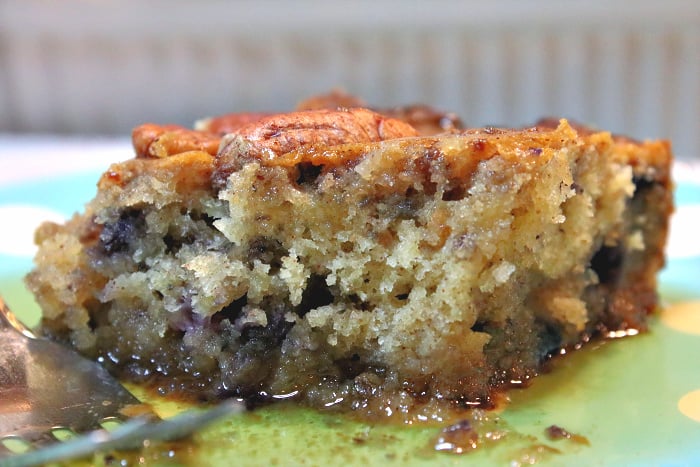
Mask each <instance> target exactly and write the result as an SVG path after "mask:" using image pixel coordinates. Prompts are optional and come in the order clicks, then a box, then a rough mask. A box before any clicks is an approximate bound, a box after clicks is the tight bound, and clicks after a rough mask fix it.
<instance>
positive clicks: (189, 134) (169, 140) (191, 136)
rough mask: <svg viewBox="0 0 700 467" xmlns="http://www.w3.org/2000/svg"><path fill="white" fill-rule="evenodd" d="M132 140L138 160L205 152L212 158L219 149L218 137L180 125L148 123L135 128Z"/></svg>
mask: <svg viewBox="0 0 700 467" xmlns="http://www.w3.org/2000/svg"><path fill="white" fill-rule="evenodd" d="M131 140H132V143H133V145H134V150H135V151H136V157H138V158H159V159H160V158H164V157H168V156H173V155H175V154H180V153H183V152H187V151H204V152H207V153H209V154H211V155H212V156H214V155H216V152H217V150H218V149H219V142H220V137H219V136H218V135H215V134H212V133H208V132H204V131H196V130H190V129H187V128H183V127H181V126H178V125H154V124H152V123H146V124H144V125H141V126H139V127H136V128H134V131H133V132H132V133H131Z"/></svg>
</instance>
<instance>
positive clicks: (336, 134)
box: [214, 108, 418, 187]
mask: <svg viewBox="0 0 700 467" xmlns="http://www.w3.org/2000/svg"><path fill="white" fill-rule="evenodd" d="M409 136H418V132H417V131H416V130H415V128H413V127H412V126H411V125H409V124H408V123H406V122H403V121H401V120H397V119H395V118H390V117H386V116H384V115H381V114H378V113H376V112H372V111H371V110H367V109H363V108H353V109H337V110H328V109H321V110H311V111H299V112H291V113H286V114H279V115H273V116H271V117H267V118H263V119H262V120H259V121H257V122H255V123H252V124H250V125H245V126H243V127H241V128H239V129H238V130H236V131H235V132H233V133H231V134H228V135H226V136H225V137H224V138H223V141H222V145H221V150H220V151H219V153H218V155H217V158H216V171H215V175H214V182H215V184H216V185H217V186H219V187H222V186H223V185H224V184H225V181H226V179H228V176H229V175H230V174H231V173H233V172H234V171H236V170H237V169H238V168H239V166H240V163H241V161H242V160H250V159H261V160H271V159H274V158H276V157H279V156H281V155H283V154H286V153H288V152H290V151H293V150H296V149H300V148H304V147H314V148H319V149H320V148H323V147H329V146H336V145H339V144H346V143H370V142H377V141H384V140H387V139H395V138H402V137H409Z"/></svg>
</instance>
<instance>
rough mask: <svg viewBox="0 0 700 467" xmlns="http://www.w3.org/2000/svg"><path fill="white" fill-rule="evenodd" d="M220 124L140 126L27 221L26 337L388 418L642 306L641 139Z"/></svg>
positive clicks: (207, 382)
mask: <svg viewBox="0 0 700 467" xmlns="http://www.w3.org/2000/svg"><path fill="white" fill-rule="evenodd" d="M225 120H226V122H228V123H226V125H228V126H226V128H227V131H229V132H228V133H227V134H226V135H225V136H223V137H222V136H221V132H220V131H213V130H211V129H212V128H223V127H224V126H225V125H223V124H221V125H219V126H218V127H217V124H216V122H217V121H219V122H221V121H224V120H217V119H211V120H208V121H206V122H202V123H200V124H199V128H200V130H197V131H194V130H187V129H184V128H180V127H156V126H144V127H140V128H139V129H137V130H135V133H134V145H135V149H136V156H137V157H136V158H134V159H132V160H130V161H127V162H124V163H121V164H115V165H113V166H112V167H111V168H110V169H109V170H108V171H107V172H106V173H105V174H104V175H103V177H102V178H101V180H100V182H99V185H98V188H99V189H98V193H97V196H96V197H95V199H94V200H93V201H91V202H90V203H89V204H88V205H87V207H86V210H85V213H84V214H79V215H76V216H75V217H74V218H73V219H72V220H70V221H69V222H68V223H67V224H66V225H57V224H45V225H44V226H42V227H41V229H40V230H39V231H38V233H37V242H38V244H39V245H40V251H39V254H38V255H37V258H36V264H37V267H36V269H35V270H34V271H33V272H32V273H31V274H30V276H29V277H28V284H29V286H30V288H31V289H32V290H33V291H34V293H35V294H36V297H37V300H38V301H39V303H40V305H41V307H42V309H43V313H44V319H43V323H42V326H43V329H44V331H45V332H46V333H47V334H49V335H51V336H53V337H55V338H58V339H61V340H65V341H67V342H69V343H71V344H72V345H73V346H75V347H76V348H78V349H79V350H81V351H82V352H84V353H86V354H89V355H91V356H93V357H96V358H100V359H102V360H103V361H104V362H105V363H106V364H107V365H109V366H110V367H111V368H113V369H114V370H115V371H119V372H121V373H122V374H124V375H127V376H129V377H131V378H135V379H138V380H148V379H151V378H152V377H154V376H159V377H160V378H159V383H160V384H161V388H162V390H163V391H171V390H181V389H186V390H188V391H193V392H195V393H197V394H200V395H201V396H203V397H225V396H240V397H247V398H255V399H264V400H268V399H269V400H272V399H275V398H294V399H297V400H300V401H302V402H304V403H306V404H310V405H312V406H315V407H343V408H347V409H354V410H357V411H360V412H364V413H366V414H368V415H369V414H383V415H388V414H403V415H401V416H405V417H409V416H413V415H410V414H414V415H415V413H416V412H417V411H420V410H428V412H430V410H435V404H441V403H445V402H446V403H449V404H458V405H460V404H461V405H469V404H472V403H476V404H488V401H489V397H490V395H491V391H492V390H493V389H494V388H499V387H503V386H505V385H508V384H511V383H513V382H519V381H526V380H527V379H529V378H530V377H532V376H534V375H535V374H536V373H537V371H538V369H539V368H540V366H541V364H542V362H543V361H544V360H545V359H546V358H547V356H548V355H549V354H550V353H551V352H553V351H555V350H557V349H559V348H561V347H567V346H576V345H578V344H580V343H581V342H584V341H586V340H588V339H589V338H590V337H591V336H593V335H596V334H598V333H601V331H608V330H619V329H626V328H629V327H633V328H639V329H643V328H644V327H645V323H646V316H647V314H648V313H650V312H651V311H652V310H653V308H654V307H655V304H656V292H655V288H656V279H655V277H656V272H657V271H658V269H659V268H660V267H661V266H662V265H663V260H664V256H663V246H664V243H665V238H666V231H667V221H668V216H669V213H670V211H671V209H672V198H671V190H670V179H669V165H670V161H671V154H670V148H669V145H668V144H667V143H665V142H648V143H637V142H632V141H629V140H621V139H614V138H613V137H611V135H610V134H608V133H604V132H602V133H596V132H590V131H587V130H584V129H579V131H577V130H576V129H574V128H572V127H571V126H570V125H569V124H568V123H567V122H566V121H561V122H559V123H558V124H557V125H556V126H555V127H553V126H552V125H544V124H543V125H540V126H537V127H533V128H529V129H522V130H506V129H480V130H457V129H456V128H450V129H448V131H446V132H444V133H441V134H439V135H432V136H429V135H425V134H419V132H418V131H417V130H415V129H414V128H413V126H412V125H410V124H408V123H406V122H405V121H404V120H401V119H398V118H393V117H389V116H386V115H382V114H379V113H376V112H372V111H370V110H367V109H362V108H349V109H346V108H340V109H332V110H328V109H321V110H299V111H296V112H293V113H289V114H281V115H257V116H255V117H250V116H242V117H241V118H238V119H237V118H235V117H232V116H228V117H226V119H225ZM231 122H238V123H231ZM214 147H216V149H214ZM426 407H428V408H430V409H426ZM407 414H409V415H407ZM427 416H430V414H428V415H427Z"/></svg>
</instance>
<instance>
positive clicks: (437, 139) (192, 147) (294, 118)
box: [132, 91, 671, 188]
mask: <svg viewBox="0 0 700 467" xmlns="http://www.w3.org/2000/svg"><path fill="white" fill-rule="evenodd" d="M362 104H364V103H363V102H362V101H360V100H359V99H357V98H355V97H353V96H349V95H347V94H344V93H341V92H338V91H335V92H332V93H330V94H327V95H322V96H317V97H314V98H311V99H308V100H306V101H303V102H302V103H301V104H300V105H299V106H298V108H299V109H300V110H296V111H294V112H289V113H279V114H266V113H239V114H228V115H224V116H220V117H215V118H210V119H206V120H202V121H200V122H198V123H197V125H196V129H188V128H184V127H181V126H177V125H155V124H145V125H141V126H139V127H137V128H136V129H134V131H133V134H132V138H133V145H134V149H135V152H136V157H137V159H164V158H168V157H171V156H175V155H180V156H183V155H187V154H188V153H192V155H193V157H194V158H195V159H194V160H197V161H198V163H200V162H201V161H202V160H203V159H202V157H204V160H206V157H209V158H213V159H211V160H212V162H213V167H212V171H213V172H212V183H213V185H214V188H221V187H223V186H224V185H225V183H226V180H227V179H228V176H229V175H230V174H231V173H232V172H234V171H236V170H237V169H238V168H239V167H240V166H241V164H243V163H245V161H249V160H258V161H260V162H261V163H263V164H266V165H277V166H286V167H291V166H294V165H297V164H302V163H308V164H311V165H315V166H327V167H338V166H340V165H346V166H348V165H354V164H356V163H357V162H358V161H359V159H361V158H363V157H366V156H368V155H372V154H378V153H379V152H381V156H382V157H383V158H386V159H387V163H395V162H396V161H397V160H399V159H406V158H410V159H413V160H414V161H415V160H418V159H421V160H422V162H421V164H423V165H425V166H426V167H427V166H428V164H430V163H432V162H431V161H434V160H437V159H442V160H443V161H445V166H446V167H447V169H448V172H450V176H454V177H467V176H469V175H470V174H471V172H472V171H473V170H474V168H475V167H476V165H477V164H478V162H479V161H482V160H486V159H489V158H491V157H493V156H494V155H497V154H499V155H502V156H503V157H506V158H508V157H517V158H519V159H520V160H522V159H523V158H526V159H528V160H529V162H528V163H544V162H546V161H547V160H548V159H549V155H550V153H551V151H552V150H556V149H558V148H561V147H564V146H565V145H566V144H571V142H572V141H573V140H577V142H576V143H573V144H593V145H602V146H608V147H610V146H614V150H613V151H611V155H610V157H612V158H614V159H618V160H619V161H620V162H623V163H628V164H630V165H632V167H634V168H635V176H645V170H647V168H648V167H650V166H653V167H655V169H654V170H657V171H658V170H662V171H665V173H661V174H659V173H656V174H655V178H656V179H658V180H661V181H664V182H666V183H670V182H669V180H670V178H669V177H670V175H669V173H668V172H669V171H668V170H667V168H668V167H669V165H670V159H671V150H670V145H669V143H668V142H666V141H653V142H643V143H641V142H638V141H634V140H632V139H629V138H625V137H620V136H611V135H610V134H609V133H606V132H596V131H595V130H592V129H590V128H588V127H585V126H582V125H577V124H573V125H570V124H569V123H568V122H567V121H566V120H559V121H557V120H554V119H546V120H541V121H540V122H538V123H537V124H536V125H535V126H534V127H532V128H527V129H519V130H513V129H496V128H483V129H461V122H460V121H459V119H458V118H457V117H456V116H454V115H453V114H448V113H444V112H438V111H435V110H433V109H432V108H430V107H427V106H410V107H397V108H394V109H388V110H384V111H382V112H377V111H373V110H369V109H367V108H363V107H357V106H356V105H362ZM350 106H351V107H350ZM567 141H568V143H566V144H565V142H567ZM189 159H190V158H188V157H178V159H177V160H178V164H187V161H188V160H189ZM391 161H393V162H391ZM664 167H665V168H666V169H664ZM659 168H661V169H659Z"/></svg>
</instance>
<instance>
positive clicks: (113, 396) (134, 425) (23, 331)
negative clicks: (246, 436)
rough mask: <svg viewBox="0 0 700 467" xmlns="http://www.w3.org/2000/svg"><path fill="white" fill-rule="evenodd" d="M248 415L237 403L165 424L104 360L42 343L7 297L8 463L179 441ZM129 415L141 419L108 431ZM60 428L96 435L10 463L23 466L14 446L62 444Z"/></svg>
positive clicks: (4, 436)
mask: <svg viewBox="0 0 700 467" xmlns="http://www.w3.org/2000/svg"><path fill="white" fill-rule="evenodd" d="M139 406H141V407H139ZM240 410H241V407H240V404H237V403H234V402H230V403H227V404H222V405H220V406H218V407H216V408H215V409H212V410H210V411H208V412H205V413H201V412H199V413H194V414H192V413H190V414H188V413H185V414H183V415H179V416H177V417H175V418H173V419H171V420H164V421H162V420H160V419H159V418H158V416H157V415H156V414H155V413H154V412H152V411H150V409H148V408H147V406H145V405H142V404H141V402H139V400H138V399H136V398H135V397H134V396H133V395H132V394H131V393H129V391H127V390H126V389H125V388H124V387H123V386H122V385H121V384H120V383H119V382H118V381H116V380H115V379H114V378H113V377H112V376H110V374H109V373H108V372H107V370H105V369H104V368H103V367H102V366H100V365H99V364H97V363H96V362H93V361H90V360H88V359H86V358H83V357H81V356H80V355H78V354H77V353H76V352H74V351H72V350H70V349H68V348H67V347H63V346H62V345H60V344H58V343H55V342H52V341H49V340H47V339H41V338H37V337H36V336H35V335H34V334H33V333H32V332H31V330H29V329H28V328H27V327H26V326H24V325H23V324H22V323H21V322H20V321H19V319H17V317H16V316H15V315H14V314H13V313H12V312H11V311H10V309H9V308H8V306H7V305H6V304H5V302H4V300H3V299H2V297H0V465H10V464H12V465H34V464H36V459H40V460H41V462H47V461H54V460H58V459H67V458H70V457H75V456H76V455H85V454H87V453H89V452H92V451H94V450H97V449H100V448H109V449H127V448H133V447H138V446H139V444H141V443H142V442H143V440H144V439H157V440H165V439H168V440H172V439H177V438H179V437H183V436H185V435H187V434H189V433H191V432H192V431H193V430H195V429H197V428H199V427H201V426H203V425H204V424H207V423H210V422H212V421H214V420H216V419H217V418H219V417H222V416H224V415H227V414H230V413H233V412H237V411H240ZM129 413H136V414H138V418H137V419H135V420H131V421H129V422H126V423H124V425H123V426H120V427H118V428H117V429H115V430H113V432H110V433H108V432H107V431H105V430H104V429H102V424H103V423H105V422H106V421H117V420H118V421H121V422H124V421H126V420H128V419H129V418H130V417H129ZM57 430H69V431H70V432H73V433H87V432H90V433H89V434H88V435H87V436H83V437H80V436H78V437H77V438H76V439H74V440H72V441H68V442H63V443H62V444H63V445H68V446H67V447H66V446H64V447H60V448H56V447H55V446H49V447H48V448H44V449H40V450H41V451H47V452H46V453H43V454H41V453H40V456H36V455H34V456H33V457H32V456H31V454H32V453H31V452H30V453H29V454H28V455H29V458H28V459H26V460H27V462H9V461H8V459H9V460H12V459H15V460H16V461H20V460H21V459H20V457H21V456H16V455H15V456H14V457H8V456H10V455H13V454H15V452H13V451H12V450H10V449H9V448H8V447H7V446H6V445H5V444H4V442H5V441H6V440H11V439H13V440H20V441H21V442H23V443H26V444H28V445H29V447H30V448H31V449H36V448H42V447H44V446H47V445H52V444H53V443H57V442H58V441H60V440H59V438H58V437H57V436H56V433H58V431H57ZM95 430H97V431H95ZM70 443H72V445H73V446H71V445H70ZM80 443H82V444H80ZM25 456H27V455H25ZM52 456H53V457H52ZM45 457H47V458H46V459H44V458H45Z"/></svg>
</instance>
